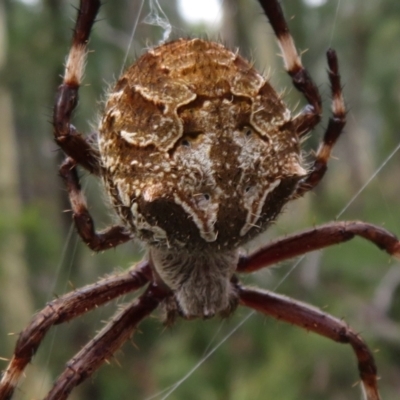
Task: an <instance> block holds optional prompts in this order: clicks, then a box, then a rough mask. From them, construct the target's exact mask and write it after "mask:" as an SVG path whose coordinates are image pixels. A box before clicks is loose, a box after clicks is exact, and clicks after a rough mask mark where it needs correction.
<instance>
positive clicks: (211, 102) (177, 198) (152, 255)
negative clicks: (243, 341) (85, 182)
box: [0, 0, 400, 400]
mask: <svg viewBox="0 0 400 400" xmlns="http://www.w3.org/2000/svg"><path fill="white" fill-rule="evenodd" d="M259 3H260V5H261V7H262V8H263V10H264V12H265V14H266V15H267V17H268V19H269V21H270V23H271V26H272V28H273V30H274V32H275V35H276V37H277V39H278V43H279V45H280V48H281V51H282V56H283V59H284V63H285V68H286V70H287V72H288V74H289V75H290V76H291V78H292V81H293V84H294V86H295V87H296V88H297V89H298V90H299V91H300V92H301V93H302V94H303V95H304V97H305V98H306V100H307V103H308V105H307V106H306V107H305V108H304V109H303V110H302V111H301V112H300V113H299V114H297V115H295V116H292V115H291V113H290V111H289V110H288V109H287V107H286V106H285V104H284V103H283V101H282V99H281V98H280V96H279V95H278V94H277V93H276V92H275V90H274V89H273V88H272V87H271V85H270V84H269V82H268V80H267V79H265V78H264V77H263V76H261V75H260V74H259V73H257V71H256V70H255V69H254V68H253V67H252V66H251V65H250V63H249V62H247V61H246V60H244V59H243V58H242V57H241V56H240V55H238V54H237V53H236V52H232V51H230V50H228V49H227V48H225V47H224V46H222V45H221V44H218V43H214V42H210V41H207V40H200V39H181V40H176V41H174V42H171V43H167V44H164V45H162V46H159V47H156V48H153V49H151V50H149V51H148V52H147V53H146V54H144V55H143V56H142V57H140V58H139V60H138V61H137V62H136V63H135V64H134V65H132V66H131V67H130V68H128V70H127V71H126V72H125V73H124V74H123V75H122V77H121V78H120V79H119V80H118V82H117V84H116V86H115V88H114V89H113V90H112V91H111V93H110V94H109V96H108V98H107V101H106V105H105V110H104V114H103V116H102V118H101V121H100V126H99V132H98V133H96V134H95V135H91V136H89V137H87V138H85V137H84V136H82V135H81V134H80V133H79V132H78V131H77V130H76V129H75V127H74V126H73V125H72V124H71V115H72V112H73V110H74V109H75V107H76V105H77V97H78V90H79V87H80V85H81V81H82V76H83V70H84V65H85V59H86V53H87V49H86V47H87V42H88V40H89V34H90V31H91V27H92V25H93V22H94V20H95V17H96V15H97V12H98V9H99V5H100V4H99V1H98V0H81V4H80V8H79V13H78V19H77V22H76V26H75V31H74V35H73V43H72V47H71V50H70V53H69V57H68V60H67V64H66V69H65V75H64V79H63V83H62V84H61V86H60V87H59V89H58V92H57V98H56V104H55V106H54V116H53V125H54V136H55V140H56V142H57V144H58V145H59V146H60V147H61V148H62V149H63V150H64V152H65V153H66V154H67V158H66V160H65V162H64V163H63V164H62V166H61V168H60V172H61V176H62V177H63V179H64V181H65V184H66V188H67V191H68V194H69V198H70V201H71V206H72V213H73V218H74V221H75V225H76V228H77V230H78V233H79V234H80V236H81V237H82V239H83V240H84V241H85V243H86V244H87V245H88V246H89V247H90V248H91V249H93V250H95V251H100V250H106V249H109V248H112V247H116V246H118V245H119V244H120V243H123V242H127V241H129V240H132V239H137V240H140V241H142V242H143V243H145V244H146V246H147V248H148V254H147V257H146V259H145V260H144V261H142V262H141V263H139V264H138V265H136V266H135V267H134V268H132V269H131V270H129V271H127V272H125V273H122V274H119V275H113V276H110V277H108V278H105V279H103V280H100V281H99V282H96V283H95V284H92V285H88V286H86V287H85V288H83V289H80V290H76V291H74V292H71V293H68V294H66V295H64V296H63V297H60V298H58V299H56V300H54V301H52V302H51V303H49V304H48V305H47V306H46V307H45V308H44V309H43V310H42V311H41V312H39V313H38V314H37V315H36V316H35V317H34V318H33V320H32V322H31V323H30V324H29V326H28V327H27V328H26V329H25V330H24V331H23V332H22V333H21V335H20V337H19V340H18V342H17V345H16V348H15V353H14V356H13V358H12V360H11V362H10V364H9V366H8V368H7V370H6V371H5V372H4V374H3V378H2V381H1V383H0V399H9V398H11V396H12V394H13V392H14V389H15V387H16V385H17V382H18V380H19V378H20V377H21V375H22V374H23V371H24V368H25V367H26V365H27V363H29V361H30V360H31V359H32V357H33V355H34V353H35V352H36V350H37V348H38V346H39V345H40V343H41V341H42V339H43V337H44V335H45V334H46V332H47V331H48V329H49V328H50V327H51V326H52V325H55V324H60V323H62V322H65V321H68V320H71V319H73V318H75V317H76V316H78V315H81V314H84V313H86V312H88V311H90V310H92V309H94V308H96V307H98V306H100V305H102V304H104V303H106V302H108V301H110V300H112V299H114V298H117V297H119V296H122V295H123V294H125V293H128V292H132V291H134V290H136V289H138V288H140V287H142V286H144V285H146V284H147V285H148V286H147V289H146V290H145V291H144V293H143V294H142V295H140V296H139V297H138V298H137V299H136V301H134V302H133V303H132V304H130V305H128V306H127V307H126V308H124V309H123V310H122V311H121V312H119V313H118V314H117V315H116V316H115V317H114V318H113V319H112V321H111V322H110V323H109V324H107V325H106V326H105V327H104V328H103V329H102V330H101V331H100V332H99V333H98V335H97V336H96V337H95V338H94V339H93V340H91V341H90V342H89V343H88V344H87V345H86V346H85V347H83V348H82V350H81V351H80V352H79V353H78V354H77V355H76V356H75V357H74V358H72V359H71V360H70V361H69V363H68V364H67V368H66V369H65V370H64V372H63V373H62V374H61V375H60V377H59V378H58V379H57V381H56V382H55V384H54V386H53V388H52V389H51V391H50V392H49V393H48V396H47V397H46V398H47V399H57V400H60V399H65V398H67V397H68V395H69V393H70V392H71V390H72V389H73V388H74V387H75V386H77V385H78V384H79V383H81V382H82V381H83V380H85V379H86V378H88V377H89V376H90V375H91V374H92V373H93V372H94V371H95V370H96V369H97V368H98V367H99V366H100V365H101V364H102V363H104V361H105V360H106V359H107V358H109V357H110V356H111V355H112V354H113V353H114V352H115V351H116V350H117V349H118V348H119V347H120V346H121V345H122V344H123V343H124V342H125V341H126V340H127V339H128V338H129V336H130V335H131V334H132V332H133V331H134V330H135V328H136V326H137V324H138V323H139V322H140V321H141V320H142V319H144V318H145V317H147V316H148V315H149V314H151V313H152V311H153V310H154V309H156V308H157V307H158V306H164V308H165V309H166V311H167V322H170V321H171V320H173V318H176V317H178V316H181V317H183V318H186V319H189V318H196V317H197V318H209V317H212V316H214V315H215V314H220V315H221V316H223V317H224V316H226V315H229V314H230V313H231V312H233V311H234V309H235V308H236V307H237V306H238V305H242V306H247V307H251V308H253V309H255V310H257V311H259V312H261V313H264V314H266V315H269V316H272V317H275V318H278V319H280V320H283V321H286V322H289V323H292V324H295V325H298V326H300V327H302V328H305V329H307V330H310V331H313V332H315V333H318V334H320V335H323V336H325V337H328V338H330V339H332V340H335V341H337V342H340V343H349V344H350V345H351V346H352V348H353V350H354V353H355V355H356V358H357V361H358V369H359V372H360V377H361V381H362V384H363V389H364V393H365V398H366V399H367V400H379V399H380V397H379V393H378V388H377V375H376V367H375V362H374V359H373V356H372V353H371V351H370V350H369V349H368V347H367V346H366V344H365V343H364V342H363V340H362V339H361V338H360V336H359V335H357V334H356V333H355V332H354V331H353V330H352V329H350V328H349V327H348V326H347V325H346V324H345V323H344V322H343V321H341V320H339V319H336V318H334V317H332V316H330V315H329V314H326V313H324V312H322V311H320V310H318V309H316V308H314V307H310V306H308V305H306V304H304V303H300V302H297V301H295V300H292V299H289V298H287V297H285V296H280V295H277V294H275V293H272V292H269V291H265V290H259V289H253V288H248V287H246V286H243V285H242V284H241V283H240V281H239V279H238V276H237V274H239V273H249V272H253V271H256V270H259V269H261V268H264V267H268V266H271V265H273V264H275V263H277V262H279V261H282V260H285V259H288V258H292V257H295V256H298V255H301V254H305V253H307V252H310V251H312V250H316V249H320V248H323V247H327V246H329V245H332V244H336V243H340V242H344V241H347V240H349V239H351V238H353V237H354V236H361V237H363V238H365V239H367V240H369V241H371V242H372V243H374V244H376V245H377V246H378V247H380V248H382V249H384V250H385V251H387V252H388V253H389V254H391V255H393V256H397V257H400V243H399V241H398V239H397V238H396V237H395V236H394V235H392V234H391V233H389V232H387V231H386V230H384V229H382V228H379V227H377V226H374V225H371V224H368V223H364V222H358V221H355V222H354V221H353V222H332V223H330V224H326V225H323V226H319V227H316V228H313V229H310V230H308V231H304V232H300V233H297V234H294V235H291V236H287V237H285V238H281V239H277V240H276V241H274V242H271V243H269V244H267V245H266V246H264V247H263V248H261V249H260V250H258V251H257V252H255V253H253V254H250V255H248V256H244V255H241V254H240V248H241V246H242V245H243V244H245V243H247V242H248V241H249V240H250V239H251V238H253V237H254V236H256V235H257V234H259V233H260V232H263V231H264V230H265V229H266V228H267V227H268V225H269V224H270V223H271V221H274V220H275V219H276V217H277V216H278V214H279V212H280V211H281V209H282V207H283V206H284V205H285V204H286V203H287V202H288V201H290V200H292V199H295V198H297V197H299V196H302V195H303V194H305V193H306V192H308V191H309V190H311V189H313V188H314V187H315V186H316V185H317V184H318V183H319V182H320V180H321V179H322V177H323V176H324V173H325V171H326V168H327V162H328V159H329V156H330V152H331V149H332V147H333V145H334V144H335V142H336V140H337V139H338V137H339V136H340V134H341V132H342V129H343V126H344V124H345V116H346V110H345V106H344V101H343V98H342V93H341V86H340V77H339V69H338V62H337V57H336V53H335V52H334V51H333V50H328V52H327V61H328V74H329V81H330V84H331V92H332V117H331V118H330V120H329V124H328V127H327V129H326V132H325V135H324V138H323V140H322V143H321V145H320V147H319V149H318V151H317V152H316V155H315V159H314V160H313V162H312V163H311V164H309V165H310V167H309V168H308V169H306V168H305V167H304V163H303V162H302V156H301V149H300V142H301V138H302V137H303V136H304V135H305V134H307V133H308V132H310V131H311V130H312V129H313V128H314V127H315V126H316V125H317V124H318V122H319V121H320V118H321V112H322V109H321V98H320V95H319V92H318V89H317V86H316V85H315V84H314V82H313V81H312V79H311V78H310V76H309V74H308V73H307V71H306V69H305V68H304V67H303V65H302V63H301V60H300V57H299V55H298V53H297V50H296V48H295V45H294V42H293V39H292V37H291V36H290V34H289V29H288V26H287V24H286V21H285V19H284V17H283V13H282V10H281V8H280V5H279V2H278V1H277V0H259ZM78 165H79V166H81V167H83V168H85V169H86V170H87V171H89V172H90V173H92V174H94V175H96V176H98V177H99V178H100V179H102V181H103V182H104V186H105V188H106V191H107V193H108V194H109V196H110V199H111V203H112V206H113V209H114V210H115V213H116V215H117V216H118V218H119V223H118V224H117V225H115V226H111V227H110V228H108V229H106V230H105V231H102V232H96V231H95V228H94V222H93V219H92V217H91V215H90V213H89V211H88V208H87V206H86V201H85V198H84V195H83V193H82V191H81V187H80V182H79V178H78V174H77V166H78Z"/></svg>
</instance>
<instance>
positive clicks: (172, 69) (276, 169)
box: [99, 39, 306, 250]
mask: <svg viewBox="0 0 400 400" xmlns="http://www.w3.org/2000/svg"><path fill="white" fill-rule="evenodd" d="M99 147H100V153H101V160H102V162H103V166H104V168H105V171H106V172H105V176H104V178H105V179H104V180H105V182H106V187H107V188H108V191H109V193H110V197H111V198H112V201H113V204H114V206H115V208H116V210H117V212H119V214H120V216H121V219H122V220H123V221H124V223H125V224H127V225H128V227H129V228H130V229H131V230H132V231H133V233H134V234H135V235H136V236H138V237H139V238H141V239H142V240H145V241H147V242H150V244H152V245H156V246H158V247H171V246H172V247H176V248H180V249H182V248H183V249H187V250H190V249H197V250H199V249H202V248H203V249H217V248H218V249H219V248H226V249H232V248H235V247H237V246H238V245H239V244H242V243H244V242H246V241H248V240H249V239H250V238H252V237H253V236H254V235H255V234H257V233H259V232H260V231H261V230H263V229H265V228H266V226H267V225H268V222H270V221H271V220H272V219H274V218H275V217H276V215H277V214H278V213H279V211H280V209H281V207H282V206H283V204H284V203H285V202H286V201H287V200H288V198H289V197H290V195H291V194H292V192H293V190H294V189H295V186H296V184H297V182H298V180H299V179H301V178H302V177H304V176H305V174H306V171H305V170H304V169H303V168H302V167H301V157H300V150H299V140H298V137H297V135H296V133H295V132H294V131H293V128H292V126H291V119H290V112H289V110H288V109H287V108H286V106H285V104H284V103H283V102H282V100H281V99H280V98H279V96H278V95H277V93H276V92H275V91H274V89H273V88H272V87H271V86H270V85H269V83H268V82H267V81H266V80H265V79H264V78H263V77H262V76H261V75H260V74H258V73H257V71H256V70H255V69H254V68H253V67H252V66H251V65H250V64H249V63H248V62H247V61H246V60H244V59H243V58H242V57H240V56H239V55H238V54H237V53H233V52H232V51H230V50H228V49H226V48H225V47H224V46H222V45H221V44H218V43H214V42H209V41H204V40H200V39H192V40H186V39H180V40H177V41H175V42H172V43H168V44H165V45H162V46H160V47H157V48H155V49H152V50H150V51H149V52H147V53H146V54H144V55H143V56H142V57H141V58H139V60H138V61H137V62H136V63H135V64H134V65H133V66H131V67H130V68H129V69H128V70H127V71H126V72H125V74H124V75H123V76H122V77H121V78H120V80H119V81H118V82H117V84H116V86H115V88H114V90H113V91H112V92H111V93H110V94H109V97H108V100H107V103H106V108H105V113H104V117H103V120H102V121H101V125H100V137H99Z"/></svg>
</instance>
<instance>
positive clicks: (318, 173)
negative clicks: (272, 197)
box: [294, 49, 346, 198]
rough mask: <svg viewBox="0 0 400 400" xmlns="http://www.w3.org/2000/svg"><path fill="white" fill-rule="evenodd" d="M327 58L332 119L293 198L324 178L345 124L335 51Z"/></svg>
mask: <svg viewBox="0 0 400 400" xmlns="http://www.w3.org/2000/svg"><path fill="white" fill-rule="evenodd" d="M327 58H328V66H329V81H330V83H331V93H332V117H330V118H329V123H328V128H327V129H326V131H325V135H324V138H323V140H322V143H321V145H320V147H319V149H318V151H317V154H316V156H315V160H314V164H313V166H312V168H311V171H310V173H309V175H308V176H307V178H306V179H305V180H304V181H302V182H300V185H299V187H298V188H297V190H296V192H295V194H294V198H296V197H299V196H302V195H303V194H304V193H306V192H308V191H309V190H312V189H313V188H314V187H315V186H317V185H318V183H319V182H320V181H321V179H322V178H323V177H324V175H325V172H326V170H327V164H328V160H329V158H330V156H331V151H332V148H333V146H334V145H335V143H336V141H337V140H338V138H339V136H340V134H341V133H342V131H343V128H344V126H345V124H346V107H345V104H344V100H343V96H342V88H341V84H340V75H339V65H338V60H337V56H336V53H335V51H334V50H332V49H330V50H328V52H327Z"/></svg>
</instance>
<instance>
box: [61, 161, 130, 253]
mask: <svg viewBox="0 0 400 400" xmlns="http://www.w3.org/2000/svg"><path fill="white" fill-rule="evenodd" d="M60 175H61V177H62V178H63V180H64V183H65V186H66V188H67V191H68V196H69V199H70V202H71V207H72V214H73V218H74V221H75V226H76V229H77V230H78V233H79V235H80V236H81V238H82V240H83V241H84V242H85V243H86V245H87V246H88V247H89V248H91V249H92V250H94V251H102V250H106V249H110V248H112V247H116V246H118V245H119V244H122V243H125V242H127V241H128V240H130V239H131V235H130V234H128V233H126V229H125V228H124V227H123V226H119V225H114V226H111V227H109V228H107V229H106V230H104V231H102V232H96V231H95V229H94V222H93V219H92V217H91V216H90V213H89V210H88V208H87V205H86V199H85V196H84V194H83V192H82V190H81V185H80V183H79V178H78V172H77V169H76V162H75V160H73V159H72V158H70V157H67V158H66V160H65V161H64V162H63V164H62V165H61V167H60Z"/></svg>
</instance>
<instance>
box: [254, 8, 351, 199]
mask: <svg viewBox="0 0 400 400" xmlns="http://www.w3.org/2000/svg"><path fill="white" fill-rule="evenodd" d="M260 4H261V7H262V8H263V9H264V12H265V14H266V15H267V17H268V19H269V22H270V24H271V26H272V29H273V30H274V32H275V35H276V37H277V39H278V43H279V46H280V48H281V51H282V55H283V60H284V63H285V68H286V71H287V72H288V74H289V75H290V76H291V78H292V82H293V85H294V86H295V87H296V89H297V90H299V92H300V93H302V94H303V95H304V97H305V98H306V99H307V101H308V103H309V104H308V105H307V106H306V107H305V109H304V110H303V111H302V112H301V113H300V114H299V115H297V116H296V118H294V120H293V122H294V124H295V127H294V129H295V130H296V132H297V134H298V135H299V136H304V135H305V134H307V133H308V132H310V131H311V130H312V129H313V128H314V127H315V126H316V125H317V124H318V123H319V122H320V120H321V113H322V102H321V96H320V94H319V91H318V88H317V86H316V85H315V83H314V82H313V80H312V79H311V77H310V75H309V73H308V72H307V70H306V69H305V68H304V67H303V65H302V63H301V59H300V57H299V54H298V52H297V50H296V46H295V44H294V41H293V38H292V36H291V35H290V32H289V28H288V25H287V23H286V21H285V18H284V15H283V12H282V8H281V6H280V5H279V1H277V0H260ZM326 56H327V60H328V67H329V71H328V72H329V82H330V84H331V93H332V117H331V118H330V119H329V124H328V128H327V130H326V132H325V135H324V138H323V142H322V144H321V146H320V148H319V149H318V152H317V155H316V159H315V161H314V164H313V166H312V168H311V171H310V174H309V176H308V177H307V178H306V179H305V180H304V181H303V182H301V183H300V185H299V188H298V189H297V191H296V193H295V195H294V197H299V196H301V195H303V194H304V193H306V192H308V191H309V190H311V189H312V188H314V187H315V186H316V185H317V184H318V183H319V182H320V181H321V179H322V177H323V176H324V174H325V172H326V169H327V162H328V159H329V157H330V153H331V150H332V147H333V146H334V144H335V143H336V141H337V139H338V138H339V136H340V134H341V133H342V130H343V127H344V125H345V123H346V108H345V105H344V100H343V96H342V88H341V85H340V75H339V66H338V60H337V56H336V53H335V51H334V50H332V49H329V50H328V52H327V54H326Z"/></svg>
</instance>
